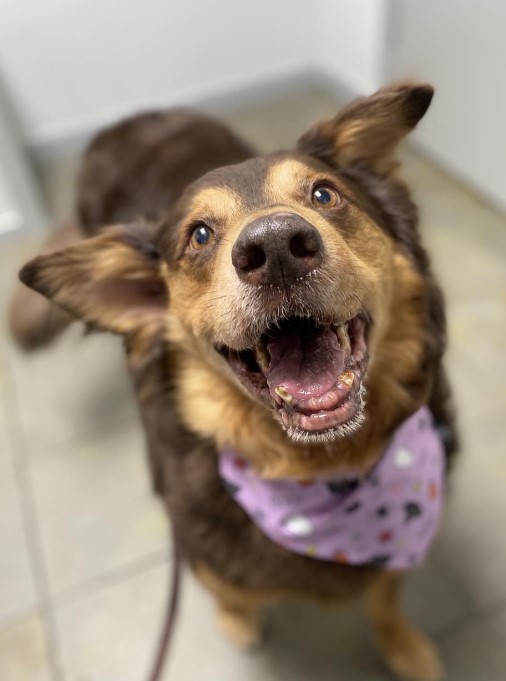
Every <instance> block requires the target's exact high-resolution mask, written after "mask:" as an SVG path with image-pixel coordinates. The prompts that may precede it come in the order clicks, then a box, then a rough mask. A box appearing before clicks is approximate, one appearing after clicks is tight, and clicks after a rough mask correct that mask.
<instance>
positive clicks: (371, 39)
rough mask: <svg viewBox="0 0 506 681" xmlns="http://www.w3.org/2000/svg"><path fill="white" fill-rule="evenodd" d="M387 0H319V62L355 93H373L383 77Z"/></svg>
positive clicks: (316, 11)
mask: <svg viewBox="0 0 506 681" xmlns="http://www.w3.org/2000/svg"><path fill="white" fill-rule="evenodd" d="M386 5H387V0H319V2H316V3H312V4H311V5H310V7H311V14H313V15H314V16H315V17H316V19H317V21H318V24H317V35H316V49H315V58H316V59H315V63H316V65H317V68H319V69H320V70H321V71H322V72H323V73H324V74H326V75H328V76H329V77H330V79H331V80H335V81H340V82H341V84H342V86H343V87H344V88H345V89H347V90H349V91H350V92H353V93H355V94H358V93H360V94H369V93H370V92H373V91H374V90H376V89H377V88H378V87H379V86H380V85H381V84H382V79H383V55H384V32H385V17H386Z"/></svg>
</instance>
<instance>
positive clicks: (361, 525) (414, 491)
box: [219, 407, 445, 569]
mask: <svg viewBox="0 0 506 681" xmlns="http://www.w3.org/2000/svg"><path fill="white" fill-rule="evenodd" d="M219 469H220V475H221V478H222V480H223V483H224V485H225V487H226V489H227V490H228V492H229V493H230V494H231V495H232V496H233V498H234V499H235V501H236V502H237V503H238V504H239V505H240V506H241V507H242V508H243V509H244V511H245V512H246V513H247V514H248V516H249V517H250V518H251V519H252V520H253V522H255V523H256V525H257V526H258V527H259V528H260V529H261V530H262V532H264V534H266V535H267V537H269V539H271V540H272V541H273V542H275V543H276V544H279V545H280V546H283V547H284V548H285V549H288V550H290V551H293V552H295V553H299V554H303V555H306V556H310V557H312V558H316V559H319V560H326V561H337V562H339V563H346V564H350V565H376V566H379V567H388V568H391V569H405V568H409V567H414V566H415V565H418V564H420V563H421V562H422V561H423V560H424V558H425V555H426V553H427V551H428V549H429V547H430V544H431V542H432V540H433V538H434V535H435V533H436V531H437V528H438V524H439V517H440V513H441V506H442V494H443V491H444V490H443V487H444V471H445V455H444V447H443V444H442V441H441V439H440V437H439V435H438V433H437V431H436V429H435V427H434V425H433V419H432V415H431V413H430V411H429V409H428V408H427V407H421V408H420V409H419V410H418V411H417V412H415V413H414V414H413V415H412V416H410V417H409V418H408V419H407V420H406V421H404V422H403V423H402V425H401V426H400V427H399V428H398V430H397V431H396V432H395V434H394V436H393V438H392V440H391V441H390V443H389V444H388V445H387V447H386V448H385V451H384V453H383V455H382V456H381V458H380V460H379V462H378V463H377V464H376V465H375V466H374V468H373V469H372V470H371V471H370V472H369V473H368V474H367V475H366V476H365V477H362V478H359V477H357V476H356V475H353V474H348V475H343V474H340V476H339V477H337V476H335V477H334V476H332V477H328V478H325V479H322V478H316V479H314V480H300V481H297V480H288V479H287V480H264V479H262V478H261V477H259V476H258V475H257V474H256V473H255V472H254V471H253V469H252V468H251V466H250V465H249V464H248V463H247V462H246V461H245V460H244V459H241V458H240V457H239V456H238V455H237V454H236V453H235V452H233V451H232V450H230V449H226V450H224V451H223V452H222V453H221V454H220V463H219Z"/></svg>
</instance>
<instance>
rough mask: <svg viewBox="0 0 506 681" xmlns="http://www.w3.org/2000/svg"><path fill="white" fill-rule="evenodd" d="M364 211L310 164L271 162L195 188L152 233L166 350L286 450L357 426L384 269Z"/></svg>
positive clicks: (211, 177)
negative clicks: (259, 409)
mask: <svg viewBox="0 0 506 681" xmlns="http://www.w3.org/2000/svg"><path fill="white" fill-rule="evenodd" d="M363 204H364V201H363V198H362V197H360V196H359V195H358V193H357V192H356V191H353V189H352V188H351V186H349V185H348V184H346V182H345V181H344V180H343V179H342V178H341V177H340V176H339V174H338V173H337V172H334V171H332V170H331V169H330V168H329V167H327V166H325V165H324V164H323V163H321V162H318V161H317V160H316V159H313V158H311V157H310V156H306V155H303V154H300V153H299V154H297V153H295V154H276V155H273V156H269V157H266V158H260V159H252V160H250V161H246V162H244V163H242V164H240V165H238V166H233V167H229V168H223V169H219V170H217V171H213V172H211V173H209V174H208V175H206V176H204V177H203V178H202V180H200V181H199V182H197V183H196V184H195V185H193V186H192V187H190V189H189V190H188V192H187V193H186V194H185V196H183V198H182V200H181V202H180V204H179V206H178V210H177V215H176V216H174V215H172V216H170V217H169V218H168V220H167V224H166V225H164V227H163V228H162V233H161V239H160V252H161V256H162V258H163V259H164V261H165V262H167V264H168V267H167V282H168V289H169V291H170V296H171V303H170V316H171V321H170V323H169V326H168V328H169V329H170V336H171V338H173V339H174V341H175V342H176V343H178V344H180V345H184V346H185V347H186V348H188V347H189V346H192V348H193V352H194V354H195V355H197V354H198V353H201V355H202V357H203V358H204V357H205V359H206V361H207V362H208V363H209V364H210V366H212V367H213V370H215V371H216V372H217V373H219V374H221V375H224V376H226V377H228V378H230V379H231V380H233V381H235V382H237V383H238V384H239V385H240V386H241V387H242V388H243V389H244V390H245V391H246V392H247V393H248V395H249V396H250V397H251V398H252V399H253V400H255V401H258V402H260V403H262V404H264V405H266V406H267V407H268V408H269V409H271V410H272V413H273V416H274V417H275V418H276V419H277V420H278V421H279V422H280V423H281V425H282V426H283V428H284V429H286V430H287V432H288V433H289V434H290V436H291V437H293V438H295V439H304V440H316V439H323V438H324V439H330V438H333V437H335V436H338V435H341V434H345V433H348V432H350V431H351V430H352V429H354V428H355V427H357V426H358V425H359V424H360V422H361V419H362V417H363V416H362V414H363V401H364V393H365V388H364V383H363V381H364V376H365V373H366V369H367V363H368V355H369V352H371V353H372V354H373V351H374V343H375V342H377V341H376V340H375V339H376V338H377V336H378V335H381V330H382V327H383V326H384V325H385V324H386V323H387V320H386V311H387V308H388V306H389V302H390V297H391V288H392V281H391V272H392V258H393V249H392V244H391V240H390V239H389V238H388V237H387V236H386V235H385V233H384V232H383V231H382V230H381V229H380V228H379V227H378V226H377V225H376V224H375V222H374V220H373V219H372V218H371V217H370V216H369V215H368V213H367V212H366V210H365V209H364V206H363ZM174 222H175V224H176V228H174ZM216 380H219V377H217V379H216Z"/></svg>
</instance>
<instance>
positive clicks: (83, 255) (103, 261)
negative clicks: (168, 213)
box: [19, 223, 168, 334]
mask: <svg viewBox="0 0 506 681" xmlns="http://www.w3.org/2000/svg"><path fill="white" fill-rule="evenodd" d="M153 244H154V228H153V227H152V226H150V225H147V224H144V223H141V224H134V225H130V226H127V227H109V228H107V229H105V230H104V231H103V232H102V233H101V234H100V236H97V237H95V238H93V239H85V240H83V241H81V242H80V243H78V244H76V245H74V246H71V247H70V248H67V249H65V250H63V251H59V252H57V253H52V254H50V255H43V256H39V257H38V258H35V259H34V260H32V261H31V262H29V263H28V264H27V265H25V266H24V267H23V269H22V270H21V272H20V274H19V278H20V279H21V281H22V282H23V283H25V284H26V285H27V286H30V287H31V288H33V289H35V290H36V291H39V293H42V294H43V295H45V296H46V297H47V298H50V299H51V300H54V301H55V302H56V303H58V304H59V305H60V306H61V307H63V308H64V309H65V310H67V311H68V312H70V313H71V314H73V315H75V316H76V317H78V318H80V319H83V320H84V321H86V322H90V323H92V324H93V325H95V326H98V327H100V328H102V329H106V330H108V331H112V332H113V333H119V334H128V333H130V332H132V331H135V330H137V329H139V328H140V327H142V326H145V325H146V324H150V325H152V324H162V323H163V318H164V313H166V309H167V303H168V291H167V287H166V283H165V280H164V277H163V276H162V269H163V267H164V265H163V264H162V261H161V259H160V257H159V255H158V252H157V250H156V248H155V246H154V245H153Z"/></svg>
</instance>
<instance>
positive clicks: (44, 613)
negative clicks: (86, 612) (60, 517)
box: [6, 367, 65, 681]
mask: <svg viewBox="0 0 506 681" xmlns="http://www.w3.org/2000/svg"><path fill="white" fill-rule="evenodd" d="M7 378H8V383H9V384H10V400H9V401H8V404H7V406H6V410H7V423H8V425H7V429H8V438H9V441H10V443H11V446H12V449H13V455H12V466H13V472H14V478H15V481H16V488H17V494H18V500H19V505H20V510H21V515H22V519H23V529H24V533H25V538H26V543H27V548H28V554H29V559H30V568H31V573H32V578H33V582H34V586H35V591H36V598H37V603H36V605H37V609H38V611H39V613H40V617H41V619H42V624H43V628H44V634H45V636H44V639H45V640H44V643H45V646H44V647H45V651H46V655H47V663H48V666H49V671H50V674H51V676H52V679H53V681H65V676H64V672H63V662H62V653H61V647H60V643H59V640H58V634H57V631H56V626H55V622H54V618H53V614H52V610H51V596H50V591H49V579H48V574H47V570H46V565H45V561H44V554H43V547H42V538H41V535H40V530H39V526H38V522H37V515H36V508H35V500H34V491H33V484H32V479H31V475H30V469H29V460H28V456H27V452H26V443H25V438H24V434H23V433H22V427H21V421H20V418H19V405H18V397H17V391H16V386H15V383H14V380H13V376H12V372H11V371H10V368H9V367H7Z"/></svg>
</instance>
